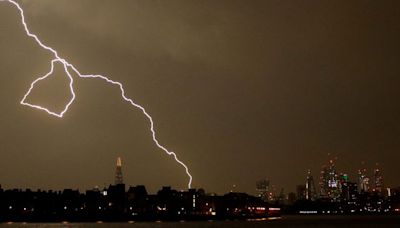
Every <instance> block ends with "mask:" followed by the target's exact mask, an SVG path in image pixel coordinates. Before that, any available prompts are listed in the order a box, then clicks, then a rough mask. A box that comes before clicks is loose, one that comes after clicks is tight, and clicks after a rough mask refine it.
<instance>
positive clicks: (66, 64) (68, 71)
mask: <svg viewBox="0 0 400 228" xmlns="http://www.w3.org/2000/svg"><path fill="white" fill-rule="evenodd" d="M0 2H8V3H10V4H12V5H14V6H15V7H16V8H17V9H18V11H19V13H20V16H21V22H22V25H23V27H24V29H25V32H26V35H27V36H29V37H31V38H33V40H35V41H36V43H37V44H38V45H39V46H40V47H42V48H43V49H45V50H47V51H48V52H51V53H52V54H53V56H54V59H53V60H51V62H50V63H51V67H50V71H49V72H47V73H46V74H45V75H43V76H40V77H39V78H37V79H36V80H35V81H33V82H32V83H31V85H30V88H29V90H28V91H27V92H26V93H25V95H24V97H23V98H22V100H21V101H20V103H21V105H25V106H28V107H31V108H35V109H38V110H41V111H44V112H46V113H47V114H49V115H52V116H55V117H58V118H62V117H63V116H64V114H65V113H67V111H68V109H69V107H70V106H71V105H72V103H73V102H74V100H75V97H76V95H75V91H74V77H73V76H72V74H73V73H75V74H76V75H78V77H79V78H90V79H93V78H96V79H101V80H104V81H105V82H107V83H109V84H112V85H115V86H117V87H118V88H119V90H120V91H121V97H122V99H124V100H125V101H126V102H128V103H129V104H131V105H132V106H133V107H135V108H137V109H140V110H141V111H142V112H143V114H144V115H145V116H146V117H147V119H148V120H149V122H150V131H151V134H152V139H153V141H154V143H155V144H156V145H157V147H158V148H160V149H161V150H163V151H164V152H165V153H166V154H168V155H170V156H173V157H174V159H175V161H176V162H177V163H179V164H180V165H181V166H183V168H184V169H185V172H186V174H187V176H188V177H189V182H188V184H187V185H188V188H191V184H192V179H193V178H192V175H191V174H190V172H189V169H188V167H187V166H186V165H185V164H184V163H183V162H182V161H181V160H179V159H178V157H177V155H176V154H175V152H172V151H169V150H168V149H167V148H165V147H164V146H162V145H161V144H160V143H159V142H158V139H157V137H156V132H155V130H154V122H153V118H152V117H151V116H150V114H149V113H148V112H147V111H146V109H145V108H144V107H143V106H141V105H139V104H137V103H135V102H134V101H133V100H132V99H131V98H128V97H127V96H126V95H125V90H124V87H123V85H122V83H120V82H118V81H113V80H111V79H109V78H108V77H106V76H103V75H98V74H82V73H81V72H79V71H78V69H77V68H76V67H75V66H74V65H72V64H71V63H69V62H68V61H67V60H66V59H64V58H61V57H60V56H59V54H58V52H57V51H56V50H55V49H53V48H51V47H50V46H47V45H45V44H43V43H42V41H41V40H40V39H39V38H38V37H37V36H36V35H35V34H33V33H31V32H30V30H29V28H28V26H27V24H26V21H25V15H24V10H23V9H22V8H21V6H20V5H19V4H18V3H17V2H15V1H14V0H0ZM56 63H59V64H62V65H63V67H64V71H65V73H66V75H67V76H68V79H69V89H70V93H71V98H70V100H69V101H68V103H67V104H66V105H65V106H64V109H63V110H62V111H60V112H54V111H51V110H50V109H48V108H46V107H42V106H40V105H35V104H31V103H28V102H27V101H26V99H27V97H28V96H29V94H30V93H31V91H32V89H33V88H34V87H35V84H36V83H38V82H39V81H42V80H45V79H47V78H49V77H50V76H51V75H52V73H53V71H54V65H55V64H56Z"/></svg>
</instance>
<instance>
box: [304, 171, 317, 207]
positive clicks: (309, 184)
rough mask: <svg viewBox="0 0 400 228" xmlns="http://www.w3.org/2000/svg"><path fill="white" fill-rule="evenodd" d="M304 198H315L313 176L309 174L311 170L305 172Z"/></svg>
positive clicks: (312, 199)
mask: <svg viewBox="0 0 400 228" xmlns="http://www.w3.org/2000/svg"><path fill="white" fill-rule="evenodd" d="M305 193H306V194H305V197H306V200H311V201H314V200H316V198H317V191H316V189H315V184H314V178H313V176H312V175H311V170H308V172H307V180H306V192H305Z"/></svg>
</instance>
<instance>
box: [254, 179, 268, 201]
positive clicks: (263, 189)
mask: <svg viewBox="0 0 400 228" xmlns="http://www.w3.org/2000/svg"><path fill="white" fill-rule="evenodd" d="M256 190H257V193H258V196H259V197H261V199H262V200H264V201H268V194H269V180H267V179H266V178H265V179H262V180H259V181H257V182H256Z"/></svg>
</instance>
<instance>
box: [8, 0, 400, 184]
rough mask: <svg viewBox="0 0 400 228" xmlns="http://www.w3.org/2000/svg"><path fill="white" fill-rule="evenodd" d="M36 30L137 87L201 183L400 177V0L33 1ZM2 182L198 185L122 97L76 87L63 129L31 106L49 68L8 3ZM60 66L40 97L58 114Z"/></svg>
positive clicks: (83, 64)
mask: <svg viewBox="0 0 400 228" xmlns="http://www.w3.org/2000/svg"><path fill="white" fill-rule="evenodd" d="M21 3H22V6H23V7H24V9H25V12H26V16H27V21H28V24H29V26H30V28H31V30H32V31H33V32H34V33H36V34H38V35H39V36H40V38H41V39H42V40H43V41H44V42H46V43H47V44H48V45H50V46H52V47H54V48H56V49H57V50H58V51H59V52H60V53H61V55H62V56H63V57H65V58H67V59H68V60H69V61H70V62H71V63H73V64H75V65H76V66H77V67H78V68H79V69H80V70H81V71H82V72H84V73H100V74H105V75H108V76H110V77H111V78H112V79H115V80H119V81H121V82H123V83H124V84H125V87H126V90H127V95H128V96H129V97H131V98H133V99H135V100H136V101H137V102H139V103H140V104H142V105H144V106H145V107H146V108H147V109H148V111H149V113H150V114H151V115H153V117H154V119H155V122H156V128H157V130H158V136H159V138H160V141H161V142H162V144H164V145H165V146H166V147H167V148H169V149H171V150H174V151H176V152H177V154H178V156H179V157H180V158H181V159H182V160H183V161H184V162H186V163H187V164H188V166H189V168H190V170H191V172H192V174H193V176H194V186H195V187H205V188H206V189H208V190H210V191H217V192H225V191H227V190H229V189H230V188H231V185H232V184H236V185H237V186H238V189H239V190H243V191H248V192H252V191H253V189H254V182H255V180H256V179H258V178H261V177H265V176H266V177H268V178H270V179H271V181H272V182H273V183H274V184H276V185H278V186H283V187H285V188H286V189H290V190H291V189H293V188H294V185H296V184H298V183H302V182H303V181H304V178H305V175H306V170H307V169H308V168H311V169H312V170H313V173H314V175H317V174H318V172H319V168H320V165H321V164H322V163H323V162H325V161H326V160H327V153H331V154H333V155H335V156H338V165H339V169H340V171H343V172H347V173H349V174H353V177H354V173H355V172H356V170H357V169H358V168H359V164H360V162H361V161H366V163H367V164H369V165H370V167H373V165H374V164H375V162H379V163H380V164H381V167H382V169H383V172H384V174H385V181H386V183H388V184H400V183H399V181H398V176H397V175H396V173H398V165H397V163H398V161H399V159H400V157H399V154H398V151H399V149H400V140H399V136H400V128H399V127H400V124H399V121H398V120H399V116H400V115H399V114H400V107H399V104H398V97H400V96H399V95H400V94H399V93H400V92H399V90H398V85H399V82H400V79H399V78H398V76H399V72H400V70H399V66H398V60H399V59H400V58H399V57H400V56H399V53H400V52H399V51H400V50H399V45H398V40H399V38H400V37H399V34H400V32H399V30H400V28H399V23H398V22H399V21H400V20H399V19H400V18H399V17H400V16H399V15H400V12H399V11H400V10H399V9H400V7H399V3H398V2H397V1H351V2H349V1H250V2H249V1H144V0H143V1H50V0H47V1H44V0H43V1H22V2H21ZM0 31H1V32H0V50H1V53H0V62H1V65H0V75H1V77H0V82H1V85H2V86H1V89H0V94H1V96H0V102H1V104H2V105H3V106H2V108H1V110H2V117H1V118H0V119H1V120H0V126H1V128H2V131H1V133H0V139H1V141H0V153H1V156H2V159H1V161H0V169H1V172H0V183H1V184H3V186H6V187H26V186H29V187H34V188H36V187H46V188H50V187H51V188H62V187H80V188H90V187H92V186H94V185H100V186H101V185H103V184H104V183H111V182H112V181H113V171H114V163H115V162H114V160H115V157H116V156H118V155H120V156H122V157H123V159H124V174H125V180H126V182H127V183H128V184H132V185H134V184H146V185H148V186H149V187H150V190H152V191H153V190H155V189H157V188H159V187H160V186H161V185H168V184H171V185H173V186H175V187H178V188H184V187H185V185H186V181H187V177H186V176H185V175H184V170H183V169H182V168H181V167H180V166H178V165H177V164H176V163H175V162H174V161H173V159H171V158H169V157H167V156H166V155H164V154H163V152H162V151H160V150H158V149H157V148H156V147H155V145H154V144H153V142H152V141H151V138H150V132H149V130H148V122H147V121H146V119H145V118H144V117H143V115H142V114H141V113H140V112H139V111H138V110H135V109H133V108H131V107H130V106H129V105H127V104H126V103H124V102H122V100H121V99H120V97H119V93H118V90H117V88H114V87H112V86H109V85H106V84H104V83H103V82H101V81H96V80H77V81H76V91H77V95H78V96H77V100H76V103H74V105H73V106H72V108H71V110H70V112H69V113H67V115H66V117H65V119H61V120H60V119H56V118H53V117H50V116H47V115H46V114H45V113H41V112H38V111H36V110H31V109H28V108H26V107H23V106H20V105H19V103H18V102H19V99H20V98H21V96H22V95H23V94H24V93H25V91H26V89H27V88H28V85H29V83H30V82H31V81H32V80H34V78H35V77H37V76H39V75H40V74H43V73H44V72H46V71H47V70H48V69H49V60H50V58H51V56H50V55H49V54H48V53H46V52H45V51H43V50H41V49H40V48H38V47H37V45H36V44H35V43H34V42H33V41H32V40H30V39H29V38H27V37H26V36H25V34H24V33H23V30H22V27H21V24H20V20H19V18H18V15H17V11H16V10H15V9H14V8H13V7H10V6H9V5H8V4H6V3H4V2H3V3H0ZM66 83H67V81H65V79H64V78H63V74H62V71H61V70H58V71H57V74H56V75H55V77H54V78H52V79H51V80H49V81H48V82H46V83H42V84H40V85H39V86H40V87H39V88H38V89H37V90H36V91H34V94H32V97H31V101H32V102H33V101H35V102H41V104H46V105H48V106H50V107H53V108H58V109H60V108H62V104H63V102H65V101H66V100H67V99H68V96H69V94H68V91H67V90H65V87H64V86H65V85H66Z"/></svg>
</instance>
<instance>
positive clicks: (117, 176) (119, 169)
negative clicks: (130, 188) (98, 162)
mask: <svg viewBox="0 0 400 228" xmlns="http://www.w3.org/2000/svg"><path fill="white" fill-rule="evenodd" d="M123 183H124V181H123V178H122V160H121V158H120V157H118V158H117V167H116V169H115V184H116V185H117V184H123Z"/></svg>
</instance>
